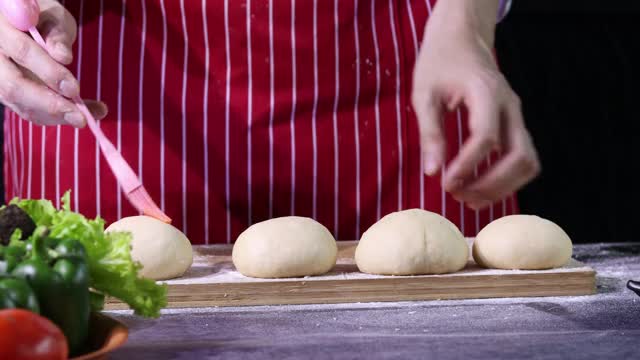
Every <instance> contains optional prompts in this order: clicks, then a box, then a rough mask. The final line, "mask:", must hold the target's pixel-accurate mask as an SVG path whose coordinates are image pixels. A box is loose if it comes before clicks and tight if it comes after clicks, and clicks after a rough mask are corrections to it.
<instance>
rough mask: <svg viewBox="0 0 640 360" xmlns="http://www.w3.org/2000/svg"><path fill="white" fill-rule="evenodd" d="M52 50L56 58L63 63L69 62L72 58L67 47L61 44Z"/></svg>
mask: <svg viewBox="0 0 640 360" xmlns="http://www.w3.org/2000/svg"><path fill="white" fill-rule="evenodd" d="M53 49H54V50H53V51H54V52H55V53H56V56H57V57H58V58H60V59H63V60H65V61H69V60H70V58H71V57H72V56H73V55H72V54H71V50H70V49H69V47H68V46H67V45H65V44H63V43H57V44H56V45H55V46H54V48H53Z"/></svg>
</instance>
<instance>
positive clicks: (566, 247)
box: [473, 215, 572, 270]
mask: <svg viewBox="0 0 640 360" xmlns="http://www.w3.org/2000/svg"><path fill="white" fill-rule="evenodd" d="M571 253H572V244H571V239H569V236H568V235H567V234H566V233H565V232H564V231H563V230H562V229H561V228H560V226H558V225H556V224H555V223H553V222H551V221H549V220H546V219H543V218H540V217H537V216H531V215H511V216H505V217H503V218H500V219H498V220H495V221H493V222H492V223H490V224H489V225H487V226H485V227H484V229H482V231H480V233H478V236H477V237H476V240H475V241H474V243H473V258H474V259H475V261H476V263H478V265H480V266H483V267H487V268H495V269H522V270H541V269H551V268H556V267H562V266H564V265H566V264H567V262H568V261H569V259H570V258H571Z"/></svg>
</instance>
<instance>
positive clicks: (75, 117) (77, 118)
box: [64, 111, 84, 127]
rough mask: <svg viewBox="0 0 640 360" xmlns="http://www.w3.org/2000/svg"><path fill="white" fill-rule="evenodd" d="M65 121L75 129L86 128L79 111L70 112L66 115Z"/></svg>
mask: <svg viewBox="0 0 640 360" xmlns="http://www.w3.org/2000/svg"><path fill="white" fill-rule="evenodd" d="M64 121H66V122H67V123H68V124H69V125H71V126H73V127H83V126H84V116H82V114H81V113H79V112H77V111H73V112H68V113H66V114H64Z"/></svg>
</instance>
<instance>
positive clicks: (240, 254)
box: [233, 216, 338, 278]
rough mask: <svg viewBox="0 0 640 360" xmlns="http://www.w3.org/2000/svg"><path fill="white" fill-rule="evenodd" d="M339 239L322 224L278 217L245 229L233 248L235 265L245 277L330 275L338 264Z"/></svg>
mask: <svg viewBox="0 0 640 360" xmlns="http://www.w3.org/2000/svg"><path fill="white" fill-rule="evenodd" d="M337 256H338V246H337V245H336V240H335V239H334V238H333V235H331V232H329V230H327V228H326V227H324V226H323V225H322V224H320V223H319V222H317V221H315V220H313V219H309V218H305V217H297V216H287V217H281V218H275V219H271V220H267V221H263V222H261V223H257V224H254V225H252V226H251V227H249V228H248V229H247V230H245V231H244V232H243V233H242V234H240V236H239V237H238V239H237V240H236V242H235V245H234V246H233V264H234V265H235V267H236V269H238V271H240V273H242V274H243V275H245V276H250V277H256V278H283V277H299V276H308V275H321V274H324V273H327V272H328V271H329V270H331V269H332V268H333V266H334V265H335V264H336V258H337Z"/></svg>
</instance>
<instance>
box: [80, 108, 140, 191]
mask: <svg viewBox="0 0 640 360" xmlns="http://www.w3.org/2000/svg"><path fill="white" fill-rule="evenodd" d="M73 102H74V103H75V104H76V106H77V107H78V109H80V111H81V112H82V114H83V115H84V116H85V117H86V118H87V126H89V129H90V130H91V132H92V133H93V135H94V136H95V137H96V140H98V143H99V144H100V149H102V154H103V155H104V157H105V159H107V163H109V167H111V171H112V172H113V174H114V175H115V177H116V179H118V181H119V182H120V186H122V190H123V191H124V193H125V194H129V193H131V192H132V191H134V190H135V189H137V188H139V187H141V186H142V183H141V182H140V179H138V175H136V173H135V172H134V171H133V169H131V166H129V164H128V163H127V162H126V161H125V160H124V158H123V157H122V155H120V153H119V152H118V150H117V149H116V148H115V146H113V143H111V141H109V139H107V137H106V136H105V135H104V133H103V132H102V129H100V127H99V126H98V122H97V121H96V119H95V118H94V117H93V115H92V114H91V112H90V111H89V109H88V108H87V106H86V105H85V104H84V101H82V99H80V98H79V97H75V98H74V99H73Z"/></svg>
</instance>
